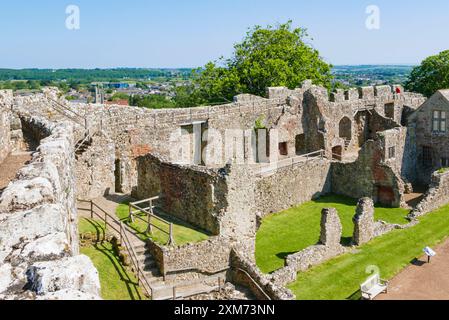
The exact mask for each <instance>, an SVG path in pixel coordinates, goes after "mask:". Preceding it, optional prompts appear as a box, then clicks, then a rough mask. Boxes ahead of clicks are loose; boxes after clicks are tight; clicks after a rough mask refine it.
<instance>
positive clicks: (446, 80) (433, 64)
mask: <svg viewBox="0 0 449 320" xmlns="http://www.w3.org/2000/svg"><path fill="white" fill-rule="evenodd" d="M405 87H406V88H407V90H408V91H413V92H419V93H422V94H424V95H425V96H427V97H430V96H431V95H432V94H434V93H435V92H436V91H438V90H440V89H447V88H449V50H446V51H443V52H441V53H440V54H438V55H435V56H431V57H428V58H427V59H425V60H424V61H423V62H422V63H421V65H420V66H417V67H415V68H414V69H413V71H412V73H411V74H410V77H409V79H408V81H407V82H406V84H405Z"/></svg>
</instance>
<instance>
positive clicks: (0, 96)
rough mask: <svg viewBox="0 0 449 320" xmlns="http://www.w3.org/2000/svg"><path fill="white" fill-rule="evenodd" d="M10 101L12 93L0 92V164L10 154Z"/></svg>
mask: <svg viewBox="0 0 449 320" xmlns="http://www.w3.org/2000/svg"><path fill="white" fill-rule="evenodd" d="M11 99H12V91H9V90H0V163H2V162H3V160H5V158H6V157H7V156H8V154H9V153H10V152H11V128H10V117H11V109H10V108H11V106H10V105H11Z"/></svg>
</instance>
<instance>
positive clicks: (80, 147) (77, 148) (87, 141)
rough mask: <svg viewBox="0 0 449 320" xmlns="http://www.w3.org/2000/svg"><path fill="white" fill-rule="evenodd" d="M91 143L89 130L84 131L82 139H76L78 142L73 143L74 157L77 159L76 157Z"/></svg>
mask: <svg viewBox="0 0 449 320" xmlns="http://www.w3.org/2000/svg"><path fill="white" fill-rule="evenodd" d="M91 145H92V135H91V134H90V133H89V131H86V133H85V136H84V138H83V139H82V140H80V141H78V143H77V144H76V145H75V158H76V160H78V158H79V157H80V156H81V155H82V154H83V153H84V152H86V150H87V149H89V147H90V146H91Z"/></svg>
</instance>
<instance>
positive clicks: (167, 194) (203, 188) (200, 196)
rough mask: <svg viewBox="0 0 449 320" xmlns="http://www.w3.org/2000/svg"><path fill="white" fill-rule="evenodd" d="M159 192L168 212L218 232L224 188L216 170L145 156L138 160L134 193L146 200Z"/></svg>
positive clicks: (136, 196)
mask: <svg viewBox="0 0 449 320" xmlns="http://www.w3.org/2000/svg"><path fill="white" fill-rule="evenodd" d="M157 195H161V201H159V205H160V207H161V209H162V210H163V211H164V212H166V213H167V214H170V215H173V216H175V217H178V218H180V219H182V220H184V221H187V222H189V223H191V224H193V225H195V226H197V227H200V228H202V229H204V230H207V231H209V232H211V233H212V234H215V235H218V234H220V219H221V215H222V213H223V210H224V208H225V206H226V205H227V203H226V200H225V198H226V196H227V189H226V185H225V184H224V181H223V178H222V177H220V174H219V173H218V172H217V171H213V170H208V169H204V168H200V167H190V166H181V165H174V164H170V163H167V162H163V161H161V159H159V158H158V157H155V156H153V155H148V156H145V157H141V158H139V159H138V185H137V189H136V191H135V193H134V194H133V196H134V197H135V198H137V199H148V198H151V197H154V196H157Z"/></svg>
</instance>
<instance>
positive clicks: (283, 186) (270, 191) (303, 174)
mask: <svg viewBox="0 0 449 320" xmlns="http://www.w3.org/2000/svg"><path fill="white" fill-rule="evenodd" d="M330 169H331V161H329V160H327V159H321V158H316V159H311V160H308V161H305V162H301V163H297V164H294V165H292V166H288V167H285V168H281V169H278V170H276V171H274V172H272V173H271V174H270V175H268V176H262V177H261V178H260V179H259V180H258V181H257V182H256V190H255V195H256V196H255V199H256V210H257V212H258V214H259V215H260V216H262V217H263V216H265V215H267V214H270V213H276V212H280V211H282V210H286V209H288V208H291V207H293V206H297V205H300V204H302V203H304V202H307V201H310V200H312V199H316V198H318V197H320V196H322V195H325V194H327V193H329V192H330V191H331V170H330Z"/></svg>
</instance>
